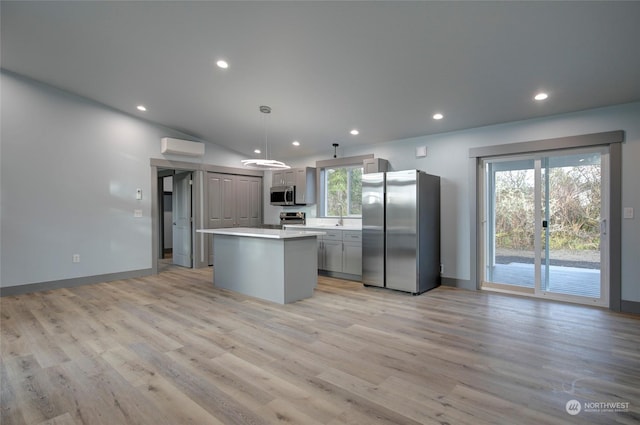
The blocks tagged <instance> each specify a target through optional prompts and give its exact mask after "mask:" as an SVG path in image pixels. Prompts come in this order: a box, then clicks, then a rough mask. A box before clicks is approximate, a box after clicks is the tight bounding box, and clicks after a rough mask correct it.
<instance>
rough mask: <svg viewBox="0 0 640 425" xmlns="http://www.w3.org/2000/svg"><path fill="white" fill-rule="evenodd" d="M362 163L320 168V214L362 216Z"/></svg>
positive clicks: (326, 215)
mask: <svg viewBox="0 0 640 425" xmlns="http://www.w3.org/2000/svg"><path fill="white" fill-rule="evenodd" d="M362 171H363V169H362V165H351V166H346V167H326V168H323V169H322V172H321V173H322V174H321V176H322V210H321V211H322V215H323V216H324V217H339V216H341V215H342V216H343V217H360V216H362Z"/></svg>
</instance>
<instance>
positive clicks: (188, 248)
mask: <svg viewBox="0 0 640 425" xmlns="http://www.w3.org/2000/svg"><path fill="white" fill-rule="evenodd" d="M192 187H193V172H192V171H182V170H176V169H158V171H157V188H158V190H157V192H158V196H157V199H158V208H157V215H158V220H159V226H158V230H159V235H158V242H159V243H158V252H157V253H156V259H157V260H160V264H161V265H163V266H168V265H176V266H180V267H188V268H192V267H193V266H194V262H193V258H194V255H193V254H194V251H193V250H194V245H193V232H194V228H193V223H194V220H193V191H192Z"/></svg>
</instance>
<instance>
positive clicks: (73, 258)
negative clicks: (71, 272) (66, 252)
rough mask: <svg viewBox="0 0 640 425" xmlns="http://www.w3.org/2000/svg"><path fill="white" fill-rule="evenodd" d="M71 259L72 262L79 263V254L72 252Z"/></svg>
mask: <svg viewBox="0 0 640 425" xmlns="http://www.w3.org/2000/svg"><path fill="white" fill-rule="evenodd" d="M71 261H73V262H74V263H79V262H80V254H73V257H71Z"/></svg>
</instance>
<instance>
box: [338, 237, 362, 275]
mask: <svg viewBox="0 0 640 425" xmlns="http://www.w3.org/2000/svg"><path fill="white" fill-rule="evenodd" d="M342 272H343V273H347V274H354V275H358V276H360V275H362V232H361V231H355V230H344V231H343V232H342Z"/></svg>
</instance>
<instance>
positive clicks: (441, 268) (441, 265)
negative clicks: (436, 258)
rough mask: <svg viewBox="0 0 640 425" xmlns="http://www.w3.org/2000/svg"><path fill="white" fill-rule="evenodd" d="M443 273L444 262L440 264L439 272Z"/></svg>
mask: <svg viewBox="0 0 640 425" xmlns="http://www.w3.org/2000/svg"><path fill="white" fill-rule="evenodd" d="M442 273H444V264H442V263H441V264H440V274H442Z"/></svg>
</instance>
